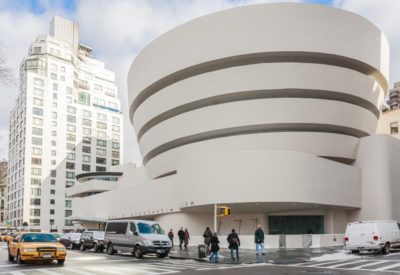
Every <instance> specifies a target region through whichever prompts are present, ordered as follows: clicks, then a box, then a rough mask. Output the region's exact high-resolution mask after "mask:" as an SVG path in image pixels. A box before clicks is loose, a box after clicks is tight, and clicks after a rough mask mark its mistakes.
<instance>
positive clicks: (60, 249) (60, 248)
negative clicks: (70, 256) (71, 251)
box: [57, 247, 65, 252]
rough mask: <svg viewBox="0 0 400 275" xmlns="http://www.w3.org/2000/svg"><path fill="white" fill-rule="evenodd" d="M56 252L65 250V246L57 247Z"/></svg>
mask: <svg viewBox="0 0 400 275" xmlns="http://www.w3.org/2000/svg"><path fill="white" fill-rule="evenodd" d="M57 252H65V247H57Z"/></svg>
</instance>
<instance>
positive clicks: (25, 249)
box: [22, 248, 37, 252]
mask: <svg viewBox="0 0 400 275" xmlns="http://www.w3.org/2000/svg"><path fill="white" fill-rule="evenodd" d="M22 251H23V252H36V251H37V250H36V248H23V249H22Z"/></svg>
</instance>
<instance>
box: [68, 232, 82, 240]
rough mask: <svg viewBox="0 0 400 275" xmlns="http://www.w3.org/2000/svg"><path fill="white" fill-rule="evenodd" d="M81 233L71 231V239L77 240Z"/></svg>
mask: <svg viewBox="0 0 400 275" xmlns="http://www.w3.org/2000/svg"><path fill="white" fill-rule="evenodd" d="M81 235H82V234H81V233H71V240H79V239H80V238H81Z"/></svg>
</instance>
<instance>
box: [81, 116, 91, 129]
mask: <svg viewBox="0 0 400 275" xmlns="http://www.w3.org/2000/svg"><path fill="white" fill-rule="evenodd" d="M82 124H83V126H89V127H90V126H92V121H91V120H90V119H86V118H84V119H83V120H82Z"/></svg>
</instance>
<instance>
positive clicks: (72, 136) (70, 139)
mask: <svg viewBox="0 0 400 275" xmlns="http://www.w3.org/2000/svg"><path fill="white" fill-rule="evenodd" d="M67 141H76V136H75V135H73V134H67Z"/></svg>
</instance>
